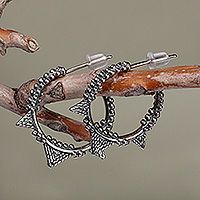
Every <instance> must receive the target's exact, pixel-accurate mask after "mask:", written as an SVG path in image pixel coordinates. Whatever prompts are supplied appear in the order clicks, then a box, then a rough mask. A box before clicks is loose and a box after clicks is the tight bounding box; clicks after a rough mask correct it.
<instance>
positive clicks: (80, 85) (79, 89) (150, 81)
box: [0, 66, 200, 141]
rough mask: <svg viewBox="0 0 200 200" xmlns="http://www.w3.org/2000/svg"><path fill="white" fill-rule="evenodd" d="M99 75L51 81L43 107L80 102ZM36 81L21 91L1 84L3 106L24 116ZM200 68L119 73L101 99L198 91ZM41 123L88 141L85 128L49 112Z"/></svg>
mask: <svg viewBox="0 0 200 200" xmlns="http://www.w3.org/2000/svg"><path fill="white" fill-rule="evenodd" d="M96 73H98V72H92V73H84V74H78V75H71V76H70V75H68V76H65V77H62V78H58V79H56V80H54V81H52V82H51V83H50V84H49V85H48V86H47V87H46V88H45V89H44V95H43V96H42V102H41V105H42V106H44V105H45V104H47V103H52V102H57V101H62V100H68V99H74V98H81V97H82V95H83V93H84V90H85V88H86V87H87V84H88V83H89V82H90V81H91V79H92V78H93V77H94V76H95V74H96ZM36 82H37V80H30V81H28V82H26V83H24V84H22V85H21V86H20V88H19V89H11V88H9V87H7V86H4V85H2V84H0V106H2V107H4V108H6V109H8V110H11V111H13V112H15V113H17V114H20V115H23V114H24V113H25V112H26V110H25V107H26V105H27V99H28V97H29V95H30V90H31V89H32V88H33V86H34V84H35V83H36ZM199 87H200V66H180V67H172V68H165V69H155V70H143V71H131V72H127V73H119V74H117V75H115V77H113V78H112V79H110V80H107V81H106V82H105V83H103V88H102V91H100V94H99V95H104V96H105V95H108V96H125V97H128V96H139V95H148V94H151V93H153V92H155V91H158V90H167V89H168V90H169V89H183V88H199ZM38 118H39V121H40V122H41V123H42V124H44V125H46V126H48V127H49V128H51V129H53V130H56V131H60V132H65V133H67V134H70V135H72V136H73V137H74V139H75V140H87V141H88V140H89V134H88V132H87V131H86V130H85V128H84V124H83V123H80V122H76V121H74V120H72V119H69V118H67V117H64V116H62V115H60V114H58V113H54V112H52V111H50V110H47V109H46V108H44V107H43V108H42V109H41V111H40V112H38Z"/></svg>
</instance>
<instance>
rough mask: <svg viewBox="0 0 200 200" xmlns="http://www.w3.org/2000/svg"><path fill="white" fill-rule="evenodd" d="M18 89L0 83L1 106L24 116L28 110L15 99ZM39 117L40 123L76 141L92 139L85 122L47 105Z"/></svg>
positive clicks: (39, 113) (38, 114)
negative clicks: (59, 112) (57, 111)
mask: <svg viewBox="0 0 200 200" xmlns="http://www.w3.org/2000/svg"><path fill="white" fill-rule="evenodd" d="M16 91H17V90H16V89H12V88H10V87H8V86H5V85H3V84H0V106H2V107H3V108H5V109H8V110H10V111H12V112H14V113H16V114H18V115H21V116H22V115H24V114H25V113H26V111H25V110H21V109H19V108H18V107H17V105H16V103H15V99H14V96H15V92H16ZM37 117H38V120H39V122H40V123H42V124H44V125H45V126H47V127H49V128H51V129H53V130H55V131H58V132H63V133H67V134H69V135H71V136H72V137H73V138H74V139H75V140H76V141H81V140H85V141H89V139H90V136H89V133H88V131H86V129H85V128H84V124H83V123H81V122H77V121H75V120H72V119H70V118H68V117H65V116H62V115H60V114H58V113H55V112H53V111H50V110H48V109H47V108H45V107H42V109H41V110H40V111H39V112H38V113H37Z"/></svg>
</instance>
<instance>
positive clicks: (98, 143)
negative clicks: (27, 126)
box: [70, 61, 164, 159]
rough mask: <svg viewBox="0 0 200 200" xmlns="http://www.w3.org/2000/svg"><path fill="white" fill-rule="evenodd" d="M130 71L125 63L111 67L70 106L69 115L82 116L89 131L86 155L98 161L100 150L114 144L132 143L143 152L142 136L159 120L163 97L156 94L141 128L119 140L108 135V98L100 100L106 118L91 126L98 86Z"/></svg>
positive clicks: (110, 116) (111, 114)
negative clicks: (91, 155)
mask: <svg viewBox="0 0 200 200" xmlns="http://www.w3.org/2000/svg"><path fill="white" fill-rule="evenodd" d="M129 70H131V65H130V63H129V62H126V61H124V62H120V63H118V64H116V65H114V64H113V65H111V66H109V67H108V68H107V69H104V70H102V71H101V72H100V73H99V74H97V75H96V77H95V78H94V79H93V80H92V81H91V83H90V84H89V85H88V87H87V89H86V90H85V93H84V95H83V100H82V101H81V102H79V103H78V104H76V105H74V106H72V107H71V108H70V111H72V112H74V113H77V114H80V115H83V116H85V118H84V119H83V122H84V123H85V128H86V129H87V130H89V131H90V139H91V141H90V144H91V149H90V152H91V153H92V154H93V155H96V156H98V157H100V158H102V159H104V158H105V153H104V150H105V149H106V148H108V147H110V146H112V145H114V144H117V145H119V146H123V145H128V144H129V143H130V141H132V142H134V143H135V144H136V145H138V146H139V147H140V148H141V149H144V148H145V140H146V133H147V132H148V131H150V130H151V129H152V128H153V126H154V125H155V124H156V122H157V120H158V118H159V117H160V112H161V111H162V108H163V102H164V99H163V98H164V93H163V92H162V91H158V92H156V93H155V96H154V105H153V107H152V108H150V109H149V110H148V113H147V114H146V115H145V117H144V119H142V120H141V121H140V123H141V126H140V127H139V128H138V129H137V130H136V131H133V132H132V133H129V134H126V135H124V136H119V135H118V134H117V133H116V132H115V133H114V132H112V127H113V122H114V117H115V110H114V108H115V106H114V99H113V98H112V97H103V99H104V102H105V106H106V117H105V119H102V120H101V121H100V123H99V122H94V121H93V119H92V115H91V103H92V102H93V101H94V100H95V99H96V95H97V94H98V91H100V90H101V89H102V83H103V82H105V81H106V80H108V79H110V78H112V77H113V76H114V75H115V74H116V73H118V72H126V71H129Z"/></svg>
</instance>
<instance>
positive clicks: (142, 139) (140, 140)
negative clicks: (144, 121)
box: [132, 132, 146, 150]
mask: <svg viewBox="0 0 200 200" xmlns="http://www.w3.org/2000/svg"><path fill="white" fill-rule="evenodd" d="M132 141H133V142H134V143H135V144H136V145H138V146H139V147H140V148H141V149H142V150H144V148H145V146H146V132H142V133H141V134H140V135H138V136H136V137H135V138H134V139H133V140H132Z"/></svg>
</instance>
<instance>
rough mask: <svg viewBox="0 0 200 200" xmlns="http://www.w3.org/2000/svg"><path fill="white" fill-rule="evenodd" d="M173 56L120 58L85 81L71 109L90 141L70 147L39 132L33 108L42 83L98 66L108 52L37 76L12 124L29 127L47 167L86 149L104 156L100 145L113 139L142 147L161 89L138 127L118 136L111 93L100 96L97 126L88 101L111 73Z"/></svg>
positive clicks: (154, 64)
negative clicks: (80, 116) (131, 61)
mask: <svg viewBox="0 0 200 200" xmlns="http://www.w3.org/2000/svg"><path fill="white" fill-rule="evenodd" d="M175 57H176V54H172V55H167V54H166V53H158V54H152V53H149V57H148V56H147V60H145V61H142V62H139V63H135V64H132V65H130V64H129V63H127V62H123V63H120V64H117V65H111V66H110V67H108V69H105V70H103V71H101V72H100V73H99V74H98V75H97V76H96V77H95V78H94V79H93V80H92V81H91V83H90V84H89V85H88V88H87V89H86V91H85V94H84V100H83V101H82V102H81V103H79V104H77V105H76V106H75V107H74V108H71V110H73V111H74V112H76V113H79V114H83V115H85V116H86V117H85V119H84V123H85V124H86V128H87V129H88V130H90V134H91V142H90V143H88V144H86V145H83V146H81V147H74V145H71V144H70V145H68V144H66V143H63V142H61V141H57V140H56V139H55V138H53V137H52V136H50V135H46V134H45V133H44V132H43V130H42V129H41V127H40V125H39V123H38V121H37V111H38V110H39V109H40V101H41V99H40V98H41V96H42V94H43V89H44V87H45V86H46V85H48V84H49V83H50V82H51V81H53V80H55V79H56V78H57V77H61V76H65V75H67V74H69V73H71V72H73V71H76V70H79V69H82V68H84V67H89V68H90V69H93V70H96V69H99V68H102V67H104V66H106V65H107V61H108V60H109V59H111V58H112V56H105V55H104V54H97V55H93V56H87V62H86V63H83V64H81V65H77V66H75V67H72V68H69V69H65V68H64V67H57V68H56V69H52V70H50V71H49V72H48V73H45V74H44V75H43V76H42V77H41V78H39V80H38V82H37V83H36V84H35V85H34V88H33V89H32V90H31V91H30V97H29V98H28V105H27V107H26V109H27V113H26V114H25V115H24V116H23V117H22V118H21V119H20V120H19V121H18V122H17V123H16V125H17V126H20V127H26V128H31V129H33V132H32V134H33V136H35V137H36V140H37V141H38V142H39V143H42V144H43V146H44V150H45V154H46V158H47V165H48V166H49V167H51V168H52V167H55V166H56V165H57V164H59V163H61V162H63V161H64V160H65V159H67V158H69V157H74V158H77V157H81V156H84V155H85V154H86V152H87V151H90V152H91V153H92V154H95V155H97V156H99V157H101V158H104V157H105V155H104V152H103V151H104V149H106V148H107V147H109V146H111V145H113V144H114V143H117V144H119V145H123V144H127V143H129V141H130V140H132V141H133V142H135V143H136V144H138V145H139V146H141V148H143V145H141V142H142V143H143V141H144V140H143V138H144V137H145V134H144V133H146V131H147V129H148V130H149V129H151V128H152V126H153V125H154V124H155V121H156V120H157V118H158V117H159V115H160V111H161V109H162V103H163V95H162V92H157V93H156V95H155V103H154V107H153V108H152V110H150V111H149V113H150V115H146V116H145V118H146V120H143V121H141V123H142V125H141V127H140V128H139V129H138V130H136V132H134V133H132V134H128V135H126V136H121V137H119V136H118V135H117V134H115V133H112V131H111V129H112V126H113V122H114V113H115V112H114V104H113V99H112V98H111V97H103V98H104V101H105V105H106V118H105V120H103V121H101V126H99V123H94V122H93V120H92V118H91V112H90V103H91V102H92V101H93V100H94V99H95V96H96V94H97V93H98V91H99V90H101V84H102V83H103V82H104V81H105V80H107V79H108V78H111V77H112V76H113V75H114V74H115V73H117V72H119V71H129V70H131V69H133V68H135V67H139V66H142V65H149V67H153V68H155V67H158V66H159V65H161V64H162V66H163V65H164V64H166V63H168V62H169V60H171V59H172V58H175ZM149 117H150V118H149ZM152 124H153V125H152ZM136 133H137V134H136Z"/></svg>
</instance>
